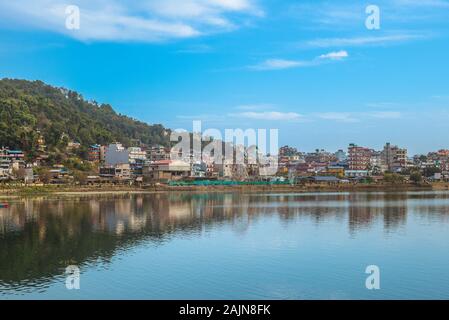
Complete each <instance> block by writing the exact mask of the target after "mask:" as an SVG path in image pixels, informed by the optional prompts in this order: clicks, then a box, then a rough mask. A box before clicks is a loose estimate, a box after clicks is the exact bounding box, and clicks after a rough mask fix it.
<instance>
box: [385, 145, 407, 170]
mask: <svg viewBox="0 0 449 320" xmlns="http://www.w3.org/2000/svg"><path fill="white" fill-rule="evenodd" d="M382 160H383V163H384V164H385V165H386V166H387V168H388V170H389V171H400V170H402V169H404V168H406V167H407V149H401V148H399V147H398V146H393V145H391V144H390V143H389V142H387V143H386V144H385V146H384V149H383V151H382Z"/></svg>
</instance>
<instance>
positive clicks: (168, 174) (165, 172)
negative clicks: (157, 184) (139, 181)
mask: <svg viewBox="0 0 449 320" xmlns="http://www.w3.org/2000/svg"><path fill="white" fill-rule="evenodd" d="M190 173H191V168H190V164H189V163H188V162H184V161H179V160H160V161H155V162H152V163H150V164H148V165H146V166H145V167H144V168H143V177H144V178H145V179H146V180H150V181H172V180H180V179H184V178H188V177H189V176H190Z"/></svg>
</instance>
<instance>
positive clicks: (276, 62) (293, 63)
mask: <svg viewBox="0 0 449 320" xmlns="http://www.w3.org/2000/svg"><path fill="white" fill-rule="evenodd" d="M347 57H349V54H348V52H347V51H336V52H329V53H326V54H322V55H320V56H318V57H315V58H314V59H313V60H307V61H304V60H303V61H302V60H284V59H268V60H265V61H263V62H261V63H259V64H257V65H252V66H248V69H251V70H255V71H266V70H283V69H292V68H301V67H312V66H317V65H320V64H322V63H324V62H326V61H330V60H343V59H344V58H347Z"/></svg>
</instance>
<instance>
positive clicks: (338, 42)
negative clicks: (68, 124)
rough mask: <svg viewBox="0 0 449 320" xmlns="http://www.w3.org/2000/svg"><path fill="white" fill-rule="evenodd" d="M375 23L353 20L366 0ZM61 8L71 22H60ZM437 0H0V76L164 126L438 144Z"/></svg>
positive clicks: (441, 18)
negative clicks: (70, 8)
mask: <svg viewBox="0 0 449 320" xmlns="http://www.w3.org/2000/svg"><path fill="white" fill-rule="evenodd" d="M371 4H373V5H377V6H378V7H379V8H380V29H379V30H368V29H367V28H366V26H365V20H366V18H367V16H368V15H367V14H366V12H365V9H366V7H367V6H368V5H371ZM67 5H77V6H79V8H80V11H81V16H80V29H79V30H68V29H67V28H65V22H66V17H67V15H66V13H65V8H66V6H67ZM448 17H449V1H445V0H420V1H418V0H390V1H370V2H365V1H350V0H348V1H318V0H315V1H279V0H278V1H274V0H165V1H156V0H146V1H144V0H142V1H120V0H109V1H106V0H89V1H87V0H71V1H70V2H64V1H57V0H33V1H32V0H21V1H7V0H0V43H1V46H0V77H10V78H25V79H40V80H43V81H45V82H47V83H50V84H52V85H56V86H64V87H67V88H70V89H74V90H77V91H79V92H80V93H82V94H83V95H84V96H85V97H86V98H88V99H93V100H96V101H98V102H104V103H110V104H111V105H112V106H113V107H114V108H115V109H116V110H117V111H118V112H120V113H123V114H127V115H130V116H132V117H135V118H138V119H140V120H144V121H147V122H149V123H162V124H164V125H166V126H168V127H170V128H184V129H191V126H192V120H203V128H219V129H224V128H243V129H245V128H278V129H279V136H280V144H289V145H293V146H296V147H298V148H299V149H300V150H304V151H310V150H313V149H315V148H325V149H329V150H332V151H333V150H336V149H338V148H346V147H347V145H348V144H349V143H351V142H354V143H357V144H360V145H366V146H370V147H374V148H381V147H382V145H383V144H384V143H385V142H386V141H390V142H392V143H394V144H399V145H400V146H406V147H408V148H409V150H410V153H412V154H414V153H422V152H427V151H430V150H436V149H440V148H449V139H448V132H449V130H448V129H449V81H448V75H449V63H448V58H449V54H448V52H449V19H448Z"/></svg>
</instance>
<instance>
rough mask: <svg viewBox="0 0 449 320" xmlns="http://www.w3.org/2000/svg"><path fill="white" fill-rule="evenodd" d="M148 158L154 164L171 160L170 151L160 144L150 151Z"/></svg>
mask: <svg viewBox="0 0 449 320" xmlns="http://www.w3.org/2000/svg"><path fill="white" fill-rule="evenodd" d="M147 156H148V159H149V160H150V161H152V162H154V161H161V160H170V150H169V149H168V148H166V147H164V146H162V145H160V144H156V145H154V146H152V147H151V148H150V149H149V150H148V153H147Z"/></svg>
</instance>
